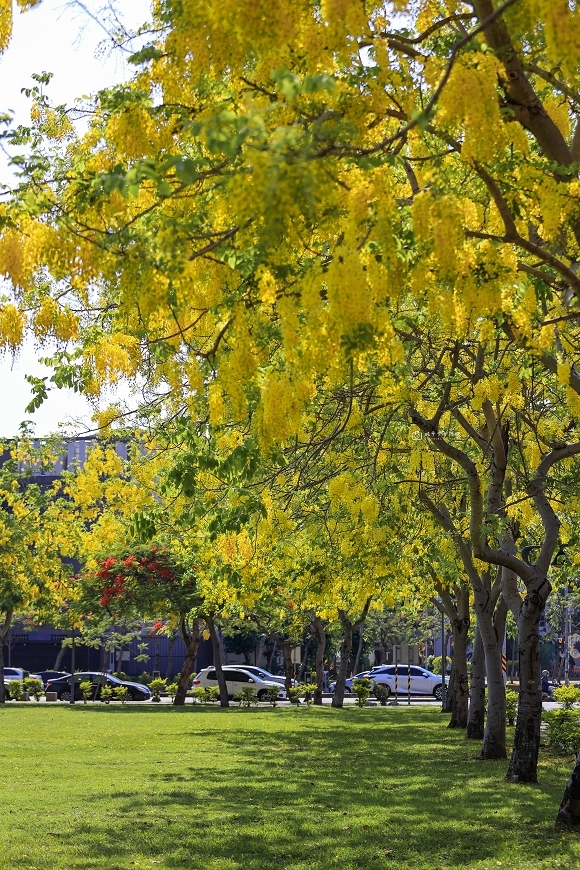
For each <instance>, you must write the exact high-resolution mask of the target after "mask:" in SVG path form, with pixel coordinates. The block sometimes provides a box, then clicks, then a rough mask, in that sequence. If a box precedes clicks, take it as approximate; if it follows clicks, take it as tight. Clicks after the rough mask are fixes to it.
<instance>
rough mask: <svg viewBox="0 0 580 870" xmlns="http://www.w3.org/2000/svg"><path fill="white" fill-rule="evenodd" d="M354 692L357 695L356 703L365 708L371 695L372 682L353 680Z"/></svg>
mask: <svg viewBox="0 0 580 870" xmlns="http://www.w3.org/2000/svg"><path fill="white" fill-rule="evenodd" d="M352 690H353V692H354V693H355V695H356V702H357V705H358V706H359V707H364V705H365V704H366V702H367V701H368V699H369V695H370V693H371V681H370V680H364V679H363V680H353V681H352Z"/></svg>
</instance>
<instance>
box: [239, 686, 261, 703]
mask: <svg viewBox="0 0 580 870" xmlns="http://www.w3.org/2000/svg"><path fill="white" fill-rule="evenodd" d="M234 701H238V703H239V705H240V707H251V706H252V704H257V703H258V697H257V695H256V692H255V691H254V689H252V687H251V686H243V687H242V689H241V690H240V691H239V692H237V693H236V694H235V695H234Z"/></svg>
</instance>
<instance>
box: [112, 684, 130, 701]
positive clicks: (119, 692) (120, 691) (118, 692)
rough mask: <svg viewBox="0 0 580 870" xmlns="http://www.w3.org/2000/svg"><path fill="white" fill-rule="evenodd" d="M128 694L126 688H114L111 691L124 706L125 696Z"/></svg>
mask: <svg viewBox="0 0 580 870" xmlns="http://www.w3.org/2000/svg"><path fill="white" fill-rule="evenodd" d="M128 694H129V689H128V688H127V686H115V688H114V689H113V695H114V696H115V698H116V699H117V701H120V702H121V704H125V703H126V701H127V695H128Z"/></svg>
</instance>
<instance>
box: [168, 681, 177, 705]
mask: <svg viewBox="0 0 580 870" xmlns="http://www.w3.org/2000/svg"><path fill="white" fill-rule="evenodd" d="M178 688H179V686H178V685H177V683H169V685H168V686H167V694H168V695H169V697H170V698H171V700H172V701H174V700H175V696H176V695H177V690H178Z"/></svg>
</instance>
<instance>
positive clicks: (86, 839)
mask: <svg viewBox="0 0 580 870" xmlns="http://www.w3.org/2000/svg"><path fill="white" fill-rule="evenodd" d="M445 723H446V719H445V717H442V716H441V713H439V712H438V711H436V710H423V709H415V708H412V709H397V708H392V707H391V708H389V707H388V708H373V709H363V710H358V709H354V708H352V709H345V710H332V709H330V708H323V709H316V708H312V709H306V708H301V709H299V710H296V709H281V708H278V709H276V710H247V711H246V710H239V709H237V708H236V709H234V710H225V711H221V710H219V709H215V710H214V709H207V710H201V709H195V708H193V707H187V708H185V709H181V710H180V709H177V708H171V707H166V706H163V707H161V708H154V707H152V706H141V707H138V708H137V707H129V706H128V707H121V706H117V707H103V708H101V707H92V706H86V707H85V706H84V705H79V706H77V707H75V708H70V707H64V706H63V707H60V706H59V707H56V706H50V707H47V706H46V705H38V706H33V705H27V706H26V707H24V706H17V705H13V704H9V705H8V706H7V707H6V708H5V709H3V710H1V711H0V779H1V782H2V784H3V787H2V789H1V790H0V868H1V867H8V868H11V870H33V868H38V870H57V868H58V870H65V868H66V870H70V868H75V867H76V868H79V870H125V868H127V870H134V868H135V867H141V868H154V867H159V868H166V870H173V868H195V870H198V868H199V870H202V868H203V870H273V868H287V870H306V868H308V870H331V868H332V870H334V868H340V870H358V868H361V870H375V868H376V870H379V868H380V870H382V868H385V870H386V868H388V870H395V868H396V870H398V868H419V870H444V868H445V870H452V868H453V870H455V868H465V867H469V868H475V870H484V868H485V870H497V868H498V867H501V868H503V870H524V868H525V870H528V868H529V870H532V868H533V870H537V868H546V870H547V868H550V870H552V868H569V870H572V868H577V867H579V866H580V837H578V836H576V835H564V834H556V833H554V830H553V820H554V817H555V814H556V810H557V807H558V805H559V802H560V799H561V795H562V790H563V787H564V784H565V781H566V779H567V777H568V774H569V771H570V769H571V765H572V762H573V759H572V758H568V759H557V760H555V759H551V758H549V757H547V756H545V755H543V756H542V763H541V771H540V775H541V783H540V785H538V786H516V785H508V784H506V783H505V782H504V781H503V776H504V773H505V769H506V763H504V762H493V763H489V762H488V763H484V762H481V761H477V760H475V757H474V756H475V755H476V753H477V750H478V746H477V744H474V743H471V742H468V741H466V740H465V739H464V737H463V735H462V734H458V733H455V732H451V731H448V730H447V729H446V728H445Z"/></svg>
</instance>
